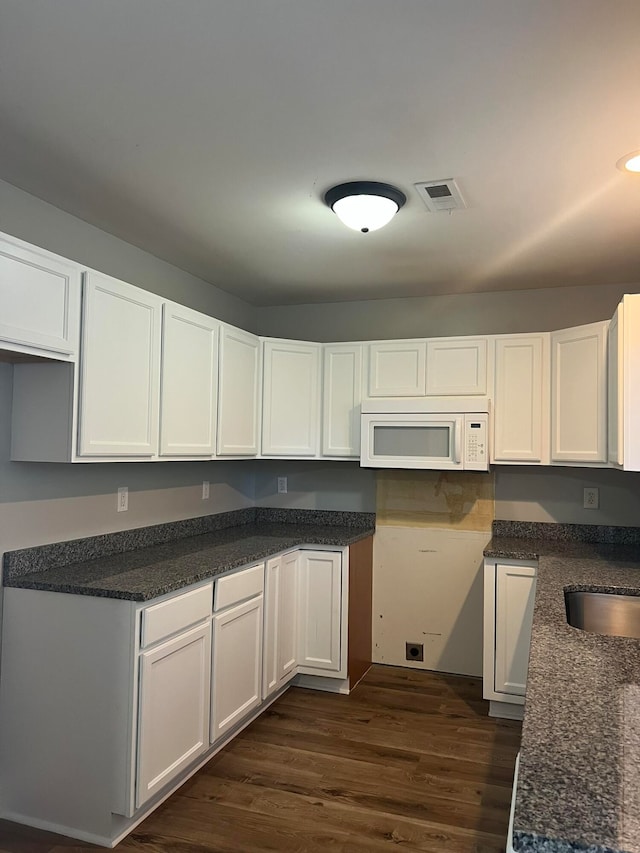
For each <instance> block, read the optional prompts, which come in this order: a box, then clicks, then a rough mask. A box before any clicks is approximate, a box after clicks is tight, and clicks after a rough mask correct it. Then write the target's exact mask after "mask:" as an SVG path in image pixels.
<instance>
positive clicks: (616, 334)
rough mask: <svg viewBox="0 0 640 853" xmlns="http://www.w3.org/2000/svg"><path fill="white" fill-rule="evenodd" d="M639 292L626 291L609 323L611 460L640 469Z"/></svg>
mask: <svg viewBox="0 0 640 853" xmlns="http://www.w3.org/2000/svg"><path fill="white" fill-rule="evenodd" d="M638 435H640V294H636V293H633V294H627V295H625V296H624V297H623V299H622V302H621V303H620V305H619V306H618V309H617V311H616V313H615V315H614V317H613V319H612V320H611V325H610V326H609V462H610V463H611V464H612V465H615V466H616V467H621V468H624V470H625V471H640V442H638Z"/></svg>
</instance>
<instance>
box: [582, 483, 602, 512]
mask: <svg viewBox="0 0 640 853" xmlns="http://www.w3.org/2000/svg"><path fill="white" fill-rule="evenodd" d="M582 506H583V507H584V508H585V509H598V507H599V506H600V489H598V488H596V487H595V486H589V487H587V488H586V489H583V490H582Z"/></svg>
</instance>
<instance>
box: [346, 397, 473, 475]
mask: <svg viewBox="0 0 640 853" xmlns="http://www.w3.org/2000/svg"><path fill="white" fill-rule="evenodd" d="M440 399H441V398H435V399H432V400H428V399H427V400H424V399H423V400H419V401H412V402H411V403H409V401H407V400H406V399H405V400H402V401H400V400H393V401H391V400H385V401H383V400H370V401H367V402H366V403H363V406H362V431H361V448H360V465H361V466H362V467H364V468H422V469H433V470H441V471H487V470H488V469H489V438H488V434H489V414H488V401H486V400H485V399H484V398H483V400H482V402H484V404H485V406H486V410H485V411H460V410H459V409H460V408H462V405H463V403H462V401H458V406H457V407H456V408H457V409H458V410H457V411H433V410H432V409H434V408H440V407H442V406H443V405H446V403H442V402H441V403H440V404H439V405H438V402H436V401H437V400H438V401H439V400H440ZM446 402H447V403H448V404H449V406H451V402H452V401H451V399H450V398H449V399H448V400H447V401H446ZM464 402H465V404H466V405H465V407H466V406H472V405H474V404H475V406H476V407H477V408H480V407H479V406H478V403H479V402H481V401H480V400H473V399H472V402H467V398H464ZM400 407H403V408H404V409H405V411H403V412H399V411H388V409H389V408H391V409H393V408H400ZM409 408H411V411H407V409H409ZM416 408H422V409H424V411H416V410H415V409H416ZM451 408H453V407H451ZM381 409H383V411H380V410H381ZM384 409H387V411H384ZM426 409H429V411H426ZM372 410H373V411H372Z"/></svg>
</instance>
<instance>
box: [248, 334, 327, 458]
mask: <svg viewBox="0 0 640 853" xmlns="http://www.w3.org/2000/svg"><path fill="white" fill-rule="evenodd" d="M319 379H320V344H307V343H301V342H298V341H274V340H266V341H265V342H264V397H263V407H262V453H263V455H264V456H316V455H317V454H318V450H319V442H318V436H319V433H320V430H319V426H320V424H319V400H320V384H319Z"/></svg>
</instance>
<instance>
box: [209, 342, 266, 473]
mask: <svg viewBox="0 0 640 853" xmlns="http://www.w3.org/2000/svg"><path fill="white" fill-rule="evenodd" d="M259 404H260V338H258V337H256V336H255V335H252V334H250V333H249V332H243V331H242V330H241V329H235V328H234V327H233V326H226V325H223V326H222V329H221V331H220V386H219V394H218V456H256V455H257V453H258V450H259V447H258V444H259V413H260V408H259Z"/></svg>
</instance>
